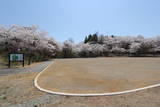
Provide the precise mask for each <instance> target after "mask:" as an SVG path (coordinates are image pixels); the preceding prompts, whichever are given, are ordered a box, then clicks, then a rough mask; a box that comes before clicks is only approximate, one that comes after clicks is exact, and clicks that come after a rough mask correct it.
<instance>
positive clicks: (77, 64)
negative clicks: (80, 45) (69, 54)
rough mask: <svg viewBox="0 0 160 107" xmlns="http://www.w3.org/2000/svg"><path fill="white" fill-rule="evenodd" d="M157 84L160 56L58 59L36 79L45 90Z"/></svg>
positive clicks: (121, 88)
mask: <svg viewBox="0 0 160 107" xmlns="http://www.w3.org/2000/svg"><path fill="white" fill-rule="evenodd" d="M159 83H160V58H86V59H83V58H78V59H57V60H56V61H55V62H54V63H53V64H52V65H51V66H50V67H49V68H48V69H47V70H45V71H44V72H43V73H42V74H41V75H40V77H39V78H38V84H39V86H40V87H42V88H44V89H48V90H51V91H55V92H66V93H75V94H88V93H89V94H92V93H109V92H119V91H126V90H132V89H136V88H142V87H145V86H149V85H154V84H159Z"/></svg>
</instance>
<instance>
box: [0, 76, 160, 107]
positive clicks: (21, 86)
mask: <svg viewBox="0 0 160 107" xmlns="http://www.w3.org/2000/svg"><path fill="white" fill-rule="evenodd" d="M36 75H37V73H28V74H15V75H6V76H1V78H0V84H1V85H0V107H160V87H157V88H152V89H147V90H143V91H138V92H134V93H129V94H123V95H115V96H99V97H71V96H59V95H52V94H48V93H44V92H41V91H39V90H38V89H36V88H35V87H34V86H33V79H34V78H35V76H36Z"/></svg>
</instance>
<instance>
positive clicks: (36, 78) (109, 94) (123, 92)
mask: <svg viewBox="0 0 160 107" xmlns="http://www.w3.org/2000/svg"><path fill="white" fill-rule="evenodd" d="M53 63H54V61H53V62H52V63H51V64H49V65H48V66H47V67H46V68H45V69H43V70H42V71H41V72H40V73H38V75H37V76H36V77H35V79H34V86H35V87H36V88H38V89H39V90H40V91H44V92H47V93H50V94H57V95H67V96H111V95H119V94H127V93H131V92H136V91H140V90H144V89H149V88H154V87H159V86H160V84H155V85H150V86H146V87H143V88H137V89H133V90H127V91H121V92H111V93H95V94H72V93H63V92H54V91H51V90H47V89H44V88H41V87H40V86H39V85H38V83H37V80H38V77H39V76H40V75H41V74H42V73H43V72H44V71H45V70H46V69H47V68H49V67H50V66H51V65H52V64H53Z"/></svg>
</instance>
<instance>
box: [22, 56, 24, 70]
mask: <svg viewBox="0 0 160 107" xmlns="http://www.w3.org/2000/svg"><path fill="white" fill-rule="evenodd" d="M22 63H23V64H22V65H23V67H24V54H23V62H22Z"/></svg>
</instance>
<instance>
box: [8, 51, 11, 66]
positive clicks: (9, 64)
mask: <svg viewBox="0 0 160 107" xmlns="http://www.w3.org/2000/svg"><path fill="white" fill-rule="evenodd" d="M10 67H11V62H10V53H9V54H8V68H10Z"/></svg>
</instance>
